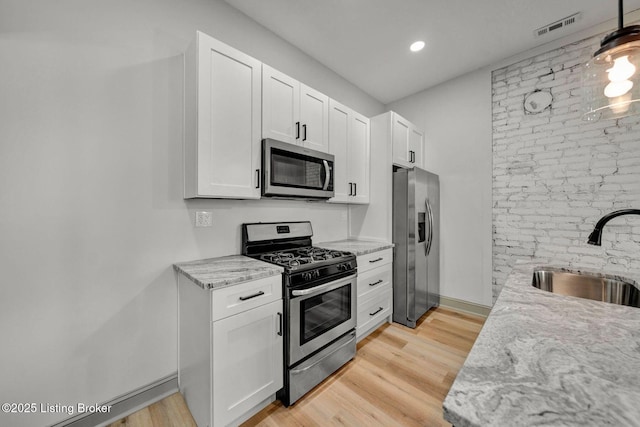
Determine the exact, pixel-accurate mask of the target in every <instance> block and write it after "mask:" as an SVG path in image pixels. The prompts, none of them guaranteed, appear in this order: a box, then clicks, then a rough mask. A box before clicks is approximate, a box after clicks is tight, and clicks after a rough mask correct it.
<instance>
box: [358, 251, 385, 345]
mask: <svg viewBox="0 0 640 427" xmlns="http://www.w3.org/2000/svg"><path fill="white" fill-rule="evenodd" d="M357 263H358V310H357V311H358V313H357V325H356V339H357V340H358V341H360V340H362V339H363V338H364V337H366V336H367V335H369V334H370V333H371V332H373V331H374V330H376V329H377V328H378V327H379V326H380V325H382V324H383V323H385V322H391V317H392V314H393V249H384V250H382V251H378V252H373V253H370V254H367V255H362V256H359V257H358V258H357Z"/></svg>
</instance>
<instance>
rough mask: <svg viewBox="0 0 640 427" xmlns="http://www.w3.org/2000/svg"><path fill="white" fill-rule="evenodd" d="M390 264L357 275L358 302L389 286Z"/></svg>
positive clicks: (391, 270)
mask: <svg viewBox="0 0 640 427" xmlns="http://www.w3.org/2000/svg"><path fill="white" fill-rule="evenodd" d="M391 266H392V264H386V265H383V266H380V267H376V268H373V269H371V270H368V271H365V272H364V273H360V274H358V300H360V299H362V298H365V299H366V298H368V297H369V295H371V294H372V293H373V292H375V291H377V290H378V289H382V288H388V287H390V286H391V282H392V279H393V268H392V267H391Z"/></svg>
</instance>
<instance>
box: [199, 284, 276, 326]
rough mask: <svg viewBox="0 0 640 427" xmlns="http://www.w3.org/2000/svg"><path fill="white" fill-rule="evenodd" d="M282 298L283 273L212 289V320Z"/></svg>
mask: <svg viewBox="0 0 640 427" xmlns="http://www.w3.org/2000/svg"><path fill="white" fill-rule="evenodd" d="M281 298H282V275H277V276H271V277H265V278H262V279H257V280H252V281H250V282H245V283H241V284H239V285H233V286H229V287H226V288H222V289H216V290H213V291H211V320H212V321H214V320H218V319H223V318H225V317H228V316H232V315H234V314H238V313H241V312H243V311H245V310H249V309H251V308H254V307H258V306H261V305H263V304H267V303H270V302H272V301H276V300H279V299H281Z"/></svg>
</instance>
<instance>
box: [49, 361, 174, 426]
mask: <svg viewBox="0 0 640 427" xmlns="http://www.w3.org/2000/svg"><path fill="white" fill-rule="evenodd" d="M177 391H178V373H177V372H176V373H174V374H171V375H168V376H166V377H164V378H160V379H159V380H157V381H154V382H153V383H151V384H148V385H146V386H143V387H140V388H138V389H136V390H133V391H131V392H129V393H126V394H123V395H121V396H119V397H116V398H115V399H112V400H110V401H109V402H104V403H103V405H107V406H111V410H110V411H109V412H107V413H98V412H94V413H90V414H78V415H76V416H74V417H71V418H67V419H66V420H63V421H60V422H59V423H56V424H53V425H51V426H50V427H63V426H64V427H95V426H105V425H107V424H110V423H112V422H114V421H117V420H119V419H121V418H124V417H126V416H127V415H130V414H132V413H134V412H136V411H139V410H140V409H142V408H146V407H147V406H149V405H151V404H152V403H155V402H157V401H159V400H162V399H164V398H165V397H167V396H170V395H172V394H173V393H175V392H177Z"/></svg>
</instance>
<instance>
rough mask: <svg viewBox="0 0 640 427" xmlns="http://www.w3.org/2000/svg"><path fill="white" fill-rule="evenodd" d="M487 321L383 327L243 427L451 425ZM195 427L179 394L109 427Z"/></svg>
mask: <svg viewBox="0 0 640 427" xmlns="http://www.w3.org/2000/svg"><path fill="white" fill-rule="evenodd" d="M483 323H484V318H482V317H479V316H473V315H469V314H463V313H460V312H456V311H453V310H450V309H445V308H442V307H439V308H437V309H435V310H431V311H429V312H428V313H427V314H425V315H424V316H423V317H422V318H421V319H420V321H419V322H418V327H417V328H416V329H410V328H406V327H404V326H401V325H398V324H396V323H392V324H386V325H383V326H381V327H380V328H379V329H378V330H377V331H375V332H374V333H373V334H371V335H369V336H368V337H367V338H365V339H364V340H362V341H361V342H360V343H359V344H358V352H357V354H356V357H355V359H353V360H352V361H351V362H349V363H347V364H346V365H345V366H343V367H342V368H341V369H340V370H339V371H338V372H336V373H335V374H334V375H333V376H332V377H330V378H329V379H327V380H326V381H324V382H323V383H322V384H320V385H319V386H318V387H316V388H315V389H313V390H312V391H311V392H310V393H308V394H307V395H305V396H304V397H303V398H302V399H301V400H299V401H298V402H296V404H295V405H293V406H291V407H289V408H285V407H284V406H282V404H281V403H280V402H274V403H272V404H271V405H269V406H268V407H266V408H265V409H263V410H262V411H261V412H259V413H258V414H256V415H255V416H254V417H253V418H251V419H249V420H248V421H247V422H245V423H244V424H243V425H242V426H243V427H253V426H261V427H272V426H273V427H276V426H277V427H282V426H309V427H310V426H367V427H372V426H448V425H450V424H449V423H447V422H446V421H445V420H444V419H443V418H442V401H443V400H444V397H445V396H446V395H447V392H448V391H449V388H450V387H451V384H452V383H453V380H454V379H455V377H456V374H457V373H458V370H459V369H460V367H461V366H462V364H463V363H464V360H465V358H466V357H467V354H468V353H469V350H471V347H472V346H473V343H474V341H475V339H476V337H477V336H478V334H479V333H480V329H481V328H482V325H483ZM117 426H131V427H173V426H176V427H177V426H180V427H183V426H184V427H187V426H195V423H194V421H193V418H192V417H191V414H190V413H189V410H188V408H187V407H186V405H185V403H184V400H183V399H182V396H181V395H180V394H179V393H176V394H174V395H172V396H170V397H168V398H166V399H164V400H162V401H160V402H157V403H155V404H153V405H151V406H149V407H147V408H145V409H142V410H140V411H138V412H136V413H134V414H132V415H129V416H128V417H126V418H123V419H122V420H120V421H117V422H115V423H113V424H111V425H110V427H117Z"/></svg>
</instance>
